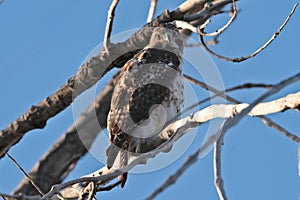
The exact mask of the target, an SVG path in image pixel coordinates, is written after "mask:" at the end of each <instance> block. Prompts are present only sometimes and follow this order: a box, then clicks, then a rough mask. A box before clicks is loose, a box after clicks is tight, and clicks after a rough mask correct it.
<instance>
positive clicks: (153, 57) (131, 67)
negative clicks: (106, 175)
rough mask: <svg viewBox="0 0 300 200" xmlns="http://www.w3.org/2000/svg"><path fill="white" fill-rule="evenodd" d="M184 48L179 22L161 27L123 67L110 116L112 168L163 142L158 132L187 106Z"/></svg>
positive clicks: (122, 165) (121, 177)
mask: <svg viewBox="0 0 300 200" xmlns="http://www.w3.org/2000/svg"><path fill="white" fill-rule="evenodd" d="M182 51H183V39H182V36H181V35H180V34H179V32H178V30H177V28H176V27H175V26H174V25H170V24H167V25H165V27H156V28H154V30H153V33H152V35H151V38H150V42H149V44H148V45H147V46H146V47H145V48H144V49H142V50H141V51H140V52H139V53H137V54H136V55H135V56H134V57H133V58H132V59H130V60H129V61H127V63H125V65H124V66H123V67H122V68H121V71H120V73H119V75H118V77H117V79H116V84H115V88H114V92H113V96H112V101H111V107H110V112H109V114H108V119H107V129H108V132H109V136H110V142H111V145H110V146H109V148H108V149H107V151H106V153H107V166H108V167H109V168H111V167H114V168H116V169H119V168H122V167H124V166H126V165H127V164H128V163H129V162H130V159H132V158H135V157H136V156H138V155H139V154H141V153H145V152H148V151H150V150H153V149H155V148H156V147H157V146H159V145H160V143H159V141H155V139H154V138H155V135H157V134H159V132H160V131H161V130H162V129H163V128H164V127H165V126H166V125H168V124H167V123H168V121H170V120H172V119H174V117H176V116H177V114H178V113H179V112H180V108H181V107H182V105H183V100H184V97H183V89H184V86H183V78H182V65H181V63H182ZM126 179H127V172H124V174H123V175H121V176H119V180H121V181H122V184H121V186H122V187H123V186H124V185H125V181H126Z"/></svg>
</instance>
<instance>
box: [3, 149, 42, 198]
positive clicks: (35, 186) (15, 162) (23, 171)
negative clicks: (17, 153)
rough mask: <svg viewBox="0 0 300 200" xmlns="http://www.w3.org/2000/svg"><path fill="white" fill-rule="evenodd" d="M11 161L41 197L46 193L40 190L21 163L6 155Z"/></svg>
mask: <svg viewBox="0 0 300 200" xmlns="http://www.w3.org/2000/svg"><path fill="white" fill-rule="evenodd" d="M6 155H7V156H8V157H9V159H10V160H11V161H13V163H14V164H15V165H16V166H17V167H18V168H19V169H20V170H21V172H22V173H23V174H24V175H25V176H26V177H27V178H28V179H29V181H30V182H31V184H32V185H33V186H34V188H35V189H36V190H37V191H38V192H39V193H40V195H42V196H43V195H44V192H43V191H42V190H41V189H40V187H39V186H38V185H37V184H36V183H35V182H34V181H33V180H32V179H31V177H30V176H29V175H28V174H27V173H26V171H25V170H24V169H23V168H22V167H21V165H19V163H18V162H17V161H16V160H15V159H14V158H13V157H12V156H11V155H9V153H6Z"/></svg>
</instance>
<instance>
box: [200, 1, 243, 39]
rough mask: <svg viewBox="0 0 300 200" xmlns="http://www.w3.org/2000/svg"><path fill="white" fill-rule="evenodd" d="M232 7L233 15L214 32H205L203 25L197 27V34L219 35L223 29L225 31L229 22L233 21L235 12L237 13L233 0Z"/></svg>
mask: <svg viewBox="0 0 300 200" xmlns="http://www.w3.org/2000/svg"><path fill="white" fill-rule="evenodd" d="M232 9H233V15H232V16H231V17H230V19H229V20H228V22H227V23H226V24H225V25H224V26H223V27H222V28H219V29H218V30H216V31H215V32H212V33H205V32H204V31H203V30H204V28H205V27H203V28H202V29H199V34H200V35H202V36H216V35H220V34H221V33H222V32H223V31H225V30H226V29H227V28H228V27H229V26H230V24H231V23H232V22H233V21H234V19H235V17H236V14H237V10H236V3H235V0H232Z"/></svg>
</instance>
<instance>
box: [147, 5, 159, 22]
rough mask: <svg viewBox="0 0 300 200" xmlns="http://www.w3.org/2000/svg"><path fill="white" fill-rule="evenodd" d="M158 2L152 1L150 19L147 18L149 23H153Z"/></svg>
mask: <svg viewBox="0 0 300 200" xmlns="http://www.w3.org/2000/svg"><path fill="white" fill-rule="evenodd" d="M156 5H157V0H151V4H150V8H149V12H148V17H147V23H149V22H151V21H152V19H153V16H154V13H155V10H156Z"/></svg>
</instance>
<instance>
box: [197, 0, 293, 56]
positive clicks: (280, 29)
mask: <svg viewBox="0 0 300 200" xmlns="http://www.w3.org/2000/svg"><path fill="white" fill-rule="evenodd" d="M297 6H298V3H296V4H295V5H294V7H293V9H292V10H291V12H290V14H289V15H288V16H287V18H286V20H285V21H284V22H283V24H282V25H281V26H280V27H279V29H278V30H277V31H276V32H275V33H274V34H273V36H272V37H271V38H270V39H269V40H268V41H267V42H266V43H265V44H264V45H263V46H261V47H260V48H259V49H257V50H256V51H255V52H254V53H252V54H250V55H248V56H242V57H239V58H228V57H225V56H222V55H219V54H217V53H215V52H213V51H212V50H210V49H209V48H208V46H207V45H206V43H205V42H204V38H203V35H201V34H199V37H200V42H201V44H202V46H203V47H204V49H205V50H206V51H208V52H209V53H210V54H212V55H213V56H215V57H216V58H219V59H222V60H227V61H232V62H242V61H245V60H248V59H250V58H253V57H255V56H256V55H257V54H259V53H260V52H261V51H263V50H264V49H265V48H267V47H268V46H269V45H270V44H271V43H272V42H273V41H274V40H275V39H276V38H277V36H278V35H279V34H280V33H281V31H282V29H283V28H284V27H285V26H286V24H287V23H288V22H289V20H290V18H291V17H292V15H293V14H294V12H295V11H296V8H297Z"/></svg>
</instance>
